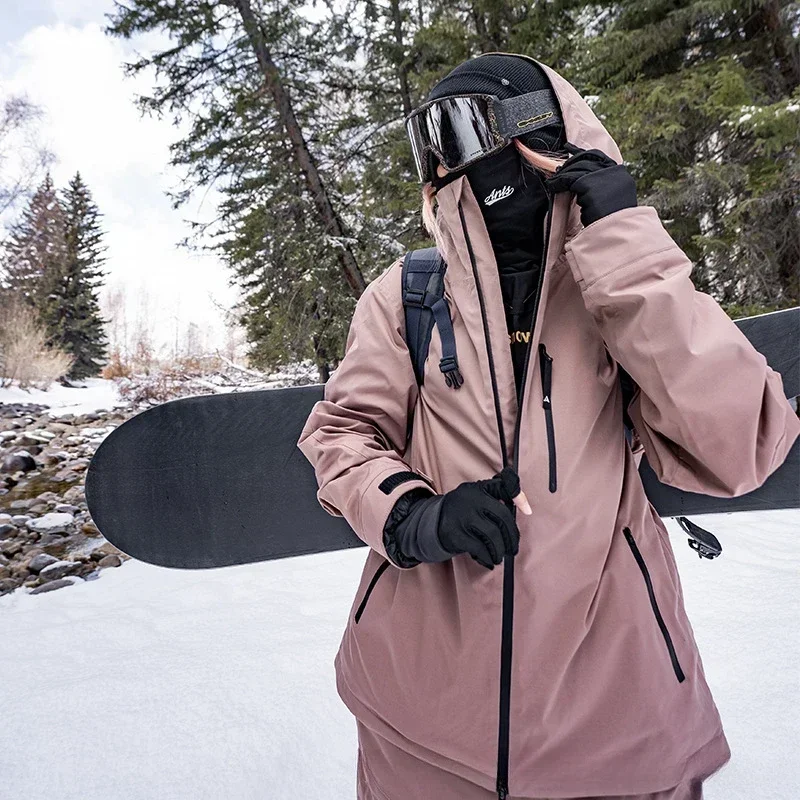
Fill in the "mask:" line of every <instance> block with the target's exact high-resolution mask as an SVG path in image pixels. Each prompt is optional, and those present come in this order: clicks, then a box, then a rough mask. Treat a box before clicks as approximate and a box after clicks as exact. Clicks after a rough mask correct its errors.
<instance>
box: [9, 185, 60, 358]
mask: <svg viewBox="0 0 800 800" xmlns="http://www.w3.org/2000/svg"><path fill="white" fill-rule="evenodd" d="M66 263H67V242H66V218H65V215H64V209H63V207H62V206H61V203H60V201H59V199H58V196H57V194H56V189H55V186H54V185H53V180H52V178H51V177H50V174H49V173H48V174H47V175H46V176H45V179H44V181H43V182H42V184H41V185H40V186H39V188H38V189H37V190H36V191H35V192H34V194H33V196H32V197H31V199H30V202H29V203H28V205H27V207H26V208H25V209H24V210H23V212H22V215H21V218H20V219H19V221H18V222H17V223H16V224H15V225H14V226H13V227H12V228H11V232H10V234H9V237H8V239H7V240H6V242H5V243H4V247H3V290H4V292H9V293H10V294H13V295H16V296H17V297H18V298H20V299H21V300H23V301H24V302H26V303H28V304H29V305H30V306H32V307H33V308H35V309H36V311H37V313H38V315H39V317H40V319H41V321H42V323H43V325H44V327H45V329H46V331H47V335H48V340H49V343H50V344H57V343H58V342H59V341H60V339H61V334H62V331H63V325H64V319H65V315H64V313H63V308H62V303H61V298H62V297H63V296H64V287H65V285H66Z"/></svg>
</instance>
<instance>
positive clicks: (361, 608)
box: [355, 561, 389, 622]
mask: <svg viewBox="0 0 800 800" xmlns="http://www.w3.org/2000/svg"><path fill="white" fill-rule="evenodd" d="M388 566H389V562H388V561H384V562H383V564H381V565H380V566H379V567H378V569H376V570H375V574H374V575H373V576H372V580H371V581H370V582H369V586H367V591H366V592H364V598H363V599H362V601H361V603H360V604H359V606H358V609H357V610H356V614H355V621H356V622H358V621H359V620H360V619H361V615H362V614H363V613H364V609H365V608H366V607H367V601H368V600H369V596H370V595H371V594H372V590H373V589H374V588H375V584H376V583H377V582H378V579H379V578H380V577H381V575H383V573H384V572H385V571H386V568H387V567H388Z"/></svg>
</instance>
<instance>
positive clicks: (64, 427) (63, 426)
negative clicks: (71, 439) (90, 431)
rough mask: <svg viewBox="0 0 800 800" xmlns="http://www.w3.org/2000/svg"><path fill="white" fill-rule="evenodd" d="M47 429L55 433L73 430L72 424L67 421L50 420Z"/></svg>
mask: <svg viewBox="0 0 800 800" xmlns="http://www.w3.org/2000/svg"><path fill="white" fill-rule="evenodd" d="M46 430H48V431H52V432H53V433H65V432H66V431H69V430H72V425H69V424H68V423H66V422H48V423H47V427H46Z"/></svg>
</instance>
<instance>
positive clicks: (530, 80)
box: [425, 53, 566, 185]
mask: <svg viewBox="0 0 800 800" xmlns="http://www.w3.org/2000/svg"><path fill="white" fill-rule="evenodd" d="M541 89H548V90H549V91H550V95H551V99H552V101H553V104H554V105H555V107H556V108H559V104H558V98H557V97H556V94H555V92H554V90H553V86H552V84H551V83H550V79H549V78H548V77H547V75H546V73H545V71H544V70H543V69H542V68H541V67H540V66H539V64H537V63H536V62H535V61H532V60H530V59H529V58H525V57H523V56H518V55H513V54H505V53H487V54H486V55H483V56H476V57H475V58H471V59H469V60H468V61H464V62H463V63H462V64H459V65H458V66H457V67H456V68H455V69H453V70H452V71H451V72H449V73H448V74H447V75H445V77H444V78H442V79H441V80H440V81H439V82H438V83H437V84H436V85H435V86H434V87H433V89H431V91H430V92H429V93H428V96H427V97H426V98H425V99H426V101H427V100H437V99H439V98H441V97H450V96H452V95H455V94H467V93H478V92H483V93H485V94H493V95H496V96H497V97H499V98H500V99H501V100H507V99H508V98H509V97H517V96H519V95H521V94H527V93H528V92H536V91H539V90H541ZM516 138H518V139H519V140H520V141H521V142H522V143H523V144H524V145H527V146H528V147H530V148H531V149H532V150H543V151H550V152H559V151H561V150H562V148H563V146H564V142H565V141H566V135H565V131H564V122H563V120H562V119H561V116H560V115H559V117H558V119H557V120H556V121H555V122H554V123H553V124H551V125H546V126H545V127H543V128H538V129H537V130H535V131H531V132H530V133H526V134H523V135H522V136H518V137H516ZM428 157H429V158H430V159H432V170H431V174H432V175H433V176H434V181H433V182H434V185H435V184H437V181H436V177H438V176H437V175H436V165H437V164H438V159H437V158H436V156H434V155H433V154H432V153H431V152H430V151H429V155H428Z"/></svg>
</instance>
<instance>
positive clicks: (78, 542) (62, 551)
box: [38, 533, 94, 558]
mask: <svg viewBox="0 0 800 800" xmlns="http://www.w3.org/2000/svg"><path fill="white" fill-rule="evenodd" d="M48 537H49V535H48ZM38 544H39V546H40V547H41V548H42V549H43V550H44V551H45V552H46V553H49V554H50V555H51V556H56V557H58V558H66V557H67V556H70V557H72V558H75V557H76V555H77V556H79V555H84V554H85V555H86V557H88V555H89V552H90V551H91V549H92V545H93V544H94V542H92V540H90V539H87V538H86V536H84V534H82V533H74V534H72V535H71V536H59V535H55V536H53V537H52V539H51V538H48V539H47V540H46V541H45V537H42V538H41V539H40V540H39V542H38Z"/></svg>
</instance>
